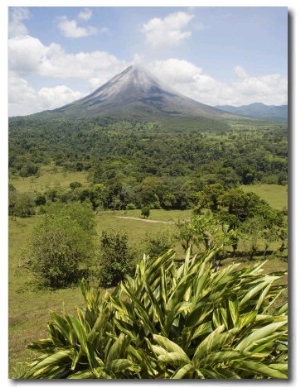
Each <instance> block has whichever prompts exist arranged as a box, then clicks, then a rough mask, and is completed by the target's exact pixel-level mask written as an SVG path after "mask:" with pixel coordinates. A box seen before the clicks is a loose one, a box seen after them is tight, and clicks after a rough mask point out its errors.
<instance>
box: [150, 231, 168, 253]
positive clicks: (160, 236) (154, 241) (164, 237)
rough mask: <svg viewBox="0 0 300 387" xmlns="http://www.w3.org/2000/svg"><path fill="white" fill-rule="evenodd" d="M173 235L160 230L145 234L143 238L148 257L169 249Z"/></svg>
mask: <svg viewBox="0 0 300 387" xmlns="http://www.w3.org/2000/svg"><path fill="white" fill-rule="evenodd" d="M173 239H174V238H173V237H172V235H171V234H170V233H169V232H168V231H165V232H160V233H157V234H155V235H150V234H148V235H146V238H145V253H146V254H147V255H148V256H149V257H150V258H154V257H157V256H159V255H160V254H162V253H165V252H166V251H168V250H170V248H171V247H172V246H173Z"/></svg>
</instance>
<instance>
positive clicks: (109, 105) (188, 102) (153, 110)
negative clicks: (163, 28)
mask: <svg viewBox="0 0 300 387" xmlns="http://www.w3.org/2000/svg"><path fill="white" fill-rule="evenodd" d="M49 113H50V114H51V113H52V114H53V116H56V117H58V116H62V115H64V116H65V117H66V118H74V119H83V118H89V117H95V116H112V117H118V118H121V119H124V118H126V119H128V118H129V119H130V118H140V119H143V120H144V119H151V120H153V119H154V117H156V119H158V118H161V119H166V118H168V117H170V116H173V117H174V116H176V117H179V116H181V117H186V118H188V117H194V118H201V117H207V118H213V119H218V118H219V119H220V118H224V116H228V113H224V112H222V111H221V110H218V109H215V108H213V107H211V106H208V105H204V104H202V103H200V102H197V101H195V100H193V99H191V98H188V97H185V96H184V95H182V94H180V93H178V92H177V91H175V90H173V89H172V88H171V87H169V86H167V85H166V84H165V83H164V82H163V80H162V81H161V80H159V79H158V78H156V77H155V76H154V75H153V74H151V72H150V71H149V70H148V69H147V68H146V67H144V66H143V65H142V64H132V65H131V66H129V67H127V68H126V69H125V70H123V71H122V72H121V73H120V74H117V75H115V76H114V77H113V78H111V79H110V80H109V81H108V82H106V83H105V84H104V85H102V86H101V87H99V88H98V89H97V90H95V91H94V92H93V93H92V94H89V95H88V96H86V97H85V98H83V99H80V100H78V101H75V102H73V103H71V104H69V105H66V106H63V107H61V108H58V109H55V110H53V111H52V112H48V116H49ZM41 114H43V113H41ZM53 118H54V117H53Z"/></svg>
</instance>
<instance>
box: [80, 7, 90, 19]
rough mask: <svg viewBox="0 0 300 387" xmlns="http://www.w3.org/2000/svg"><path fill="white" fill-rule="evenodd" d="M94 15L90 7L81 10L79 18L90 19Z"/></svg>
mask: <svg viewBox="0 0 300 387" xmlns="http://www.w3.org/2000/svg"><path fill="white" fill-rule="evenodd" d="M92 15H93V14H92V11H91V10H90V9H89V8H85V9H83V10H82V11H81V12H79V14H78V18H79V19H82V20H90V18H91V17H92Z"/></svg>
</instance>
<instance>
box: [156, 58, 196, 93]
mask: <svg viewBox="0 0 300 387" xmlns="http://www.w3.org/2000/svg"><path fill="white" fill-rule="evenodd" d="M151 70H152V72H153V73H155V74H156V76H157V77H158V78H160V79H164V80H165V82H166V83H168V84H170V85H172V84H174V83H175V84H176V85H178V86H179V85H180V84H184V83H187V84H189V83H194V82H195V80H196V79H197V77H199V75H200V74H201V72H202V69H201V68H200V67H197V66H195V65H194V64H192V63H190V62H187V61H186V60H180V59H176V58H170V59H167V60H156V61H154V62H153V63H152V64H151Z"/></svg>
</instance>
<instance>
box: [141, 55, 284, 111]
mask: <svg viewBox="0 0 300 387" xmlns="http://www.w3.org/2000/svg"><path fill="white" fill-rule="evenodd" d="M149 68H150V69H151V70H152V71H153V73H154V74H155V75H156V76H157V77H159V78H160V79H161V80H163V81H165V83H167V84H169V85H171V86H172V87H173V88H174V89H175V90H177V91H178V92H180V93H181V94H184V95H186V96H187V97H190V98H192V99H195V100H197V101H199V102H202V103H204V104H207V105H211V106H215V105H233V106H241V105H247V104H250V103H253V102H262V103H265V104H266V105H284V104H286V103H287V79H286V78H285V77H282V76H280V75H279V74H269V75H264V76H260V77H253V76H251V75H248V73H247V72H246V70H244V69H243V68H242V67H241V66H236V67H235V68H234V69H233V71H234V73H235V74H236V76H237V79H235V80H234V81H233V82H220V81H218V80H216V79H214V78H213V77H211V76H210V75H208V74H204V73H203V70H202V69H201V68H200V67H197V66H195V65H194V64H192V63H190V62H187V61H185V60H179V59H175V58H172V59H168V60H165V61H153V62H152V63H150V65H149Z"/></svg>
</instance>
